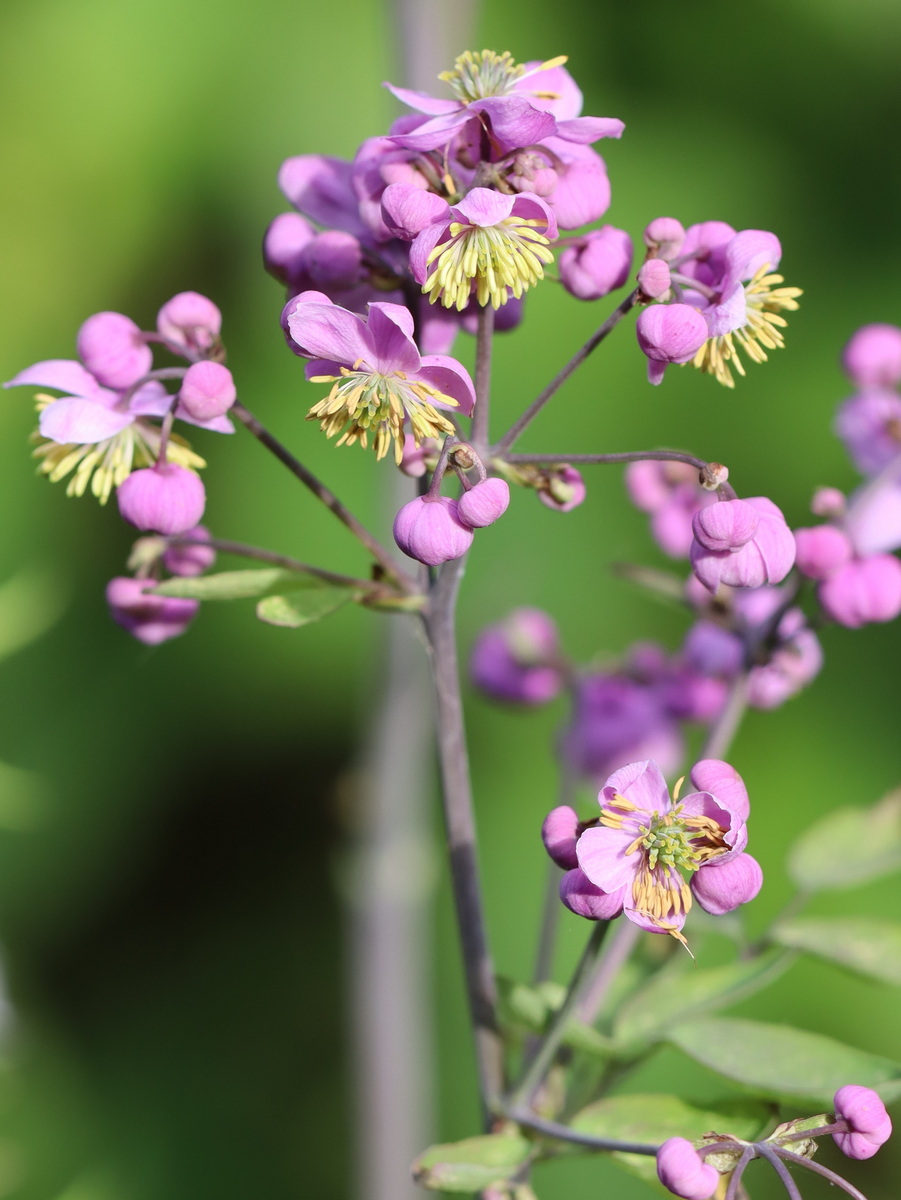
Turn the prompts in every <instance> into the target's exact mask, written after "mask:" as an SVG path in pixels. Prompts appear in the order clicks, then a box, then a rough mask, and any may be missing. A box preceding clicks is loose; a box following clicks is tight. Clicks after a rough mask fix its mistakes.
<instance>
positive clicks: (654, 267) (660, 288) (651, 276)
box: [638, 258, 672, 300]
mask: <svg viewBox="0 0 901 1200" xmlns="http://www.w3.org/2000/svg"><path fill="white" fill-rule="evenodd" d="M671 285H672V281H671V279H670V270H669V266H668V265H667V263H666V262H665V261H664V260H663V259H662V258H649V259H648V260H647V262H644V263H642V265H641V267H640V269H639V271H638V286H639V287H640V288H641V290H642V292H643V293H644V294H645V296H647V297H648V299H649V300H662V299H663V298H664V296H666V295H667V293H668V292H669V290H670V287H671Z"/></svg>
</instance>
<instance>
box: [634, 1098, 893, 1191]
mask: <svg viewBox="0 0 901 1200" xmlns="http://www.w3.org/2000/svg"><path fill="white" fill-rule="evenodd" d="M833 1105H834V1109H835V1111H834V1113H832V1114H827V1113H820V1114H819V1115H817V1116H814V1117H806V1118H803V1119H800V1120H797V1121H788V1122H786V1123H785V1124H783V1125H779V1126H778V1127H777V1128H776V1129H775V1130H774V1131H773V1133H771V1134H770V1136H769V1137H768V1138H766V1139H764V1140H763V1141H760V1142H746V1141H742V1140H741V1139H740V1138H734V1137H731V1136H728V1135H722V1136H721V1135H719V1134H716V1133H708V1134H705V1136H704V1137H703V1138H701V1139H700V1140H699V1141H697V1142H690V1141H689V1140H688V1139H687V1138H683V1137H672V1138H669V1139H668V1140H667V1141H665V1142H664V1143H663V1145H662V1146H661V1147H660V1149H659V1150H658V1151H657V1176H658V1178H659V1180H660V1182H661V1183H662V1184H663V1186H664V1187H665V1188H666V1189H667V1190H668V1191H670V1192H672V1194H673V1195H674V1196H680V1197H682V1200H712V1197H713V1196H714V1195H717V1196H719V1195H721V1194H722V1193H721V1191H720V1190H719V1188H720V1184H721V1181H722V1180H724V1177H725V1178H726V1179H728V1180H729V1185H728V1186H729V1193H728V1194H729V1195H730V1196H731V1195H739V1191H738V1190H737V1189H738V1187H739V1180H740V1179H741V1177H742V1175H743V1174H744V1171H745V1168H746V1167H747V1166H748V1164H749V1163H750V1162H751V1161H752V1160H753V1159H755V1158H762V1159H766V1160H767V1161H768V1162H769V1163H770V1164H771V1165H772V1166H773V1167H774V1168H775V1169H776V1171H777V1173H778V1174H779V1176H780V1178H781V1179H782V1181H783V1183H784V1184H785V1185H786V1191H787V1192H788V1194H789V1195H790V1196H797V1195H799V1193H798V1191H797V1187H796V1185H795V1184H794V1182H793V1181H792V1180H791V1179H790V1177H789V1175H788V1171H787V1167H788V1166H795V1167H806V1168H808V1169H809V1170H812V1171H815V1172H816V1173H817V1174H818V1175H821V1176H823V1177H824V1178H826V1179H827V1180H828V1181H829V1182H830V1183H832V1184H835V1185H837V1186H839V1187H840V1188H842V1189H843V1190H844V1191H846V1192H848V1193H849V1194H850V1195H855V1196H859V1195H860V1193H859V1192H858V1191H857V1190H856V1189H852V1188H851V1186H850V1185H849V1184H847V1183H846V1181H845V1180H843V1179H842V1178H841V1177H840V1176H839V1175H837V1174H836V1173H835V1172H834V1171H832V1170H830V1169H829V1168H827V1167H824V1166H821V1165H820V1164H818V1163H814V1162H813V1161H812V1160H813V1156H814V1154H815V1152H816V1149H817V1143H816V1138H817V1137H825V1136H827V1135H828V1136H831V1137H832V1139H833V1141H834V1142H835V1144H836V1146H838V1148H839V1150H841V1152H842V1154H845V1155H847V1156H848V1158H855V1159H864V1158H872V1156H873V1155H874V1154H875V1153H876V1151H877V1150H878V1149H879V1147H880V1146H882V1145H884V1144H885V1142H887V1141H888V1139H889V1137H890V1136H891V1132H892V1122H891V1119H890V1118H889V1115H888V1113H887V1112H886V1111H885V1105H884V1104H883V1103H882V1100H881V1099H880V1097H879V1096H878V1094H877V1093H876V1092H874V1091H873V1089H872V1088H868V1087H862V1086H861V1085H860V1084H854V1083H850V1084H846V1085H845V1086H844V1087H840V1088H839V1089H838V1091H837V1092H836V1093H835V1098H834V1100H833Z"/></svg>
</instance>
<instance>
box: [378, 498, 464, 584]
mask: <svg viewBox="0 0 901 1200" xmlns="http://www.w3.org/2000/svg"><path fill="white" fill-rule="evenodd" d="M472 537H473V534H472V529H471V528H470V527H469V526H468V525H464V524H463V522H462V521H461V520H460V518H459V517H458V515H457V502H456V500H451V499H449V498H448V497H447V496H439V497H438V499H437V500H432V499H430V498H429V497H428V496H418V497H417V498H416V499H415V500H411V501H410V503H409V504H405V505H404V506H403V508H402V509H401V510H400V512H399V513H398V514H397V516H396V517H395V518H394V540H395V542H397V544H398V546H400V548H401V550H403V552H404V554H408V555H409V556H410V558H415V559H416V560H417V561H418V562H421V563H425V564H426V565H427V566H429V567H437V566H440V565H441V563H445V562H450V561H451V559H454V558H461V557H462V556H463V555H464V554H465V553H466V551H467V550H468V549H469V547H470V546H471V545H472Z"/></svg>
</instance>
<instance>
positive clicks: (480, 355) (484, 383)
mask: <svg viewBox="0 0 901 1200" xmlns="http://www.w3.org/2000/svg"><path fill="white" fill-rule="evenodd" d="M493 340H494V309H493V308H492V307H491V305H490V304H486V305H485V306H484V307H483V308H480V309H479V317H478V327H477V329H476V368H475V376H476V377H475V380H474V381H473V382H474V383H475V389H476V406H475V408H474V409H473V413H472V431H471V441H472V444H473V447H474V449H475V452H476V454H478V455H479V457H480V458H487V457H488V420H489V400H490V396H491V349H492V342H493Z"/></svg>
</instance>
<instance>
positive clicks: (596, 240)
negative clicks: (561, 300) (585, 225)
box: [558, 225, 632, 300]
mask: <svg viewBox="0 0 901 1200" xmlns="http://www.w3.org/2000/svg"><path fill="white" fill-rule="evenodd" d="M558 265H559V268H560V282H561V283H562V284H563V286H564V287H565V288H566V290H567V291H568V292H569V293H570V295H572V296H575V297H576V298H577V299H578V300H600V298H601V297H602V296H606V295H607V293H608V292H613V291H615V290H616V289H617V288H620V287H622V286H623V284H624V283H625V282H626V280H627V279H628V278H629V270H630V268H631V266H632V239H631V238H630V237H629V235H628V234H627V233H626V232H625V230H623V229H617V228H615V227H614V226H613V225H604V226H602V227H601V228H600V229H593V230H592V231H591V232H590V233H587V234H585V236H584V237H580V238H576V240H575V241H574V242H571V243H570V244H569V245H568V246H566V247H565V248H564V249H563V250H562V251H561V253H560V256H559V258H558Z"/></svg>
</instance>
